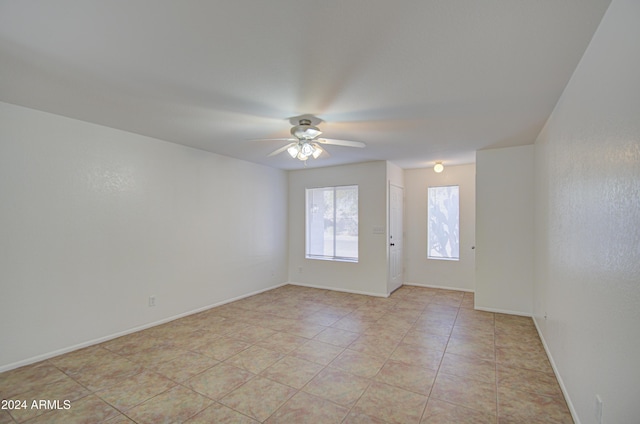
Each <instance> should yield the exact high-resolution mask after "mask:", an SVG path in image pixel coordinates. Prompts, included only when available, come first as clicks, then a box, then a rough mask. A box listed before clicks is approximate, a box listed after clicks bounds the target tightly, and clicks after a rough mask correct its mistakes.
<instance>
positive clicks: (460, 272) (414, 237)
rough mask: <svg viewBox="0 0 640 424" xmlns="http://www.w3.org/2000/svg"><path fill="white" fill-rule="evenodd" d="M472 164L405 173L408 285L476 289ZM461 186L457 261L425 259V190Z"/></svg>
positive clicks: (406, 268)
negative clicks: (443, 186) (435, 170)
mask: <svg viewBox="0 0 640 424" xmlns="http://www.w3.org/2000/svg"><path fill="white" fill-rule="evenodd" d="M475 170H476V167H475V165H474V164H470V165H459V166H447V167H446V168H445V170H444V171H443V172H442V173H440V174H436V173H435V172H433V168H424V169H408V170H406V171H405V199H406V203H405V204H406V210H405V217H406V222H405V234H406V236H405V281H406V282H407V283H408V284H414V285H421V286H431V287H443V288H448V289H457V290H467V291H473V290H474V288H475V284H474V281H475V250H473V249H472V247H473V246H475V225H476V222H475V200H476V195H475V190H476V183H475ZM440 185H459V186H460V261H444V260H435V259H427V188H428V187H430V186H440Z"/></svg>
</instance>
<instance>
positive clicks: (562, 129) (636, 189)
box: [534, 0, 640, 424]
mask: <svg viewBox="0 0 640 424" xmlns="http://www.w3.org/2000/svg"><path fill="white" fill-rule="evenodd" d="M639 22H640V2H638V1H637V0H614V1H613V2H612V3H611V6H610V8H609V10H608V11H607V13H606V14H605V16H604V18H603V20H602V22H601V24H600V27H599V28H598V30H597V32H596V33H595V35H594V37H593V40H592V42H591V44H590V45H589V47H588V49H587V51H586V52H585V55H584V57H583V59H582V61H581V62H580V64H579V65H578V67H577V68H576V71H575V73H574V75H573V77H572V79H571V81H570V83H569V84H568V86H567V87H566V89H565V92H564V94H563V96H562V98H561V99H560V101H559V103H558V104H557V106H556V109H555V111H554V112H553V114H552V116H551V118H550V119H549V121H548V123H547V125H546V127H545V129H544V131H543V132H542V133H541V134H540V136H539V137H538V140H537V142H536V146H535V148H536V161H535V162H536V168H535V172H536V196H535V199H536V202H535V205H536V212H535V221H536V243H535V244H536V265H535V284H534V292H535V295H534V309H535V312H534V313H535V319H536V322H537V324H538V326H539V328H540V329H541V331H542V334H543V337H544V341H545V342H546V344H547V346H548V349H549V351H550V353H551V356H552V359H553V362H554V364H555V366H556V369H557V370H558V372H559V375H560V377H561V380H562V382H563V384H564V386H565V388H566V390H567V393H568V394H569V401H570V404H571V406H572V409H573V411H574V413H576V414H577V417H578V419H579V421H580V422H582V423H583V424H587V423H596V422H597V421H596V418H595V414H594V411H595V405H596V400H595V399H596V398H595V396H596V395H600V397H601V398H602V400H603V402H604V404H603V422H605V423H637V422H638V420H639V418H638V417H640V403H638V394H639V393H640V366H639V365H638V364H639V358H640V77H639V76H640V48H639V43H638V40H640V25H638V23H639ZM545 316H546V318H545Z"/></svg>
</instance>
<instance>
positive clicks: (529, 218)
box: [475, 145, 534, 315]
mask: <svg viewBox="0 0 640 424" xmlns="http://www.w3.org/2000/svg"><path fill="white" fill-rule="evenodd" d="M533 158H534V149H533V146H532V145H529V146H519V147H509V148H504V149H490V150H480V151H478V152H476V169H477V173H476V199H477V200H476V243H477V249H476V250H477V252H476V296H475V301H476V308H482V309H484V310H490V311H496V312H506V313H514V314H522V315H531V313H532V311H533V301H532V297H533V236H534V233H533V208H534V205H533V203H532V200H533V192H534V191H533V181H534V179H533Z"/></svg>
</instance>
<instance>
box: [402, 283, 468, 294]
mask: <svg viewBox="0 0 640 424" xmlns="http://www.w3.org/2000/svg"><path fill="white" fill-rule="evenodd" d="M403 285H405V286H414V287H426V288H428V289H440V290H454V291H461V292H467V293H473V292H474V290H473V289H459V288H456V287H446V286H434V285H431V284H418V283H404V284H403Z"/></svg>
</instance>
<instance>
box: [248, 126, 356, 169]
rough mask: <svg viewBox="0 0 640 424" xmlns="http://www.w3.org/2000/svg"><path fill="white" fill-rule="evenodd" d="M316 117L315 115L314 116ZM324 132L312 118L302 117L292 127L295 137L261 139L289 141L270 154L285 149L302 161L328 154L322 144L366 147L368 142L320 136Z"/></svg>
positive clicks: (292, 133) (272, 154) (271, 154)
mask: <svg viewBox="0 0 640 424" xmlns="http://www.w3.org/2000/svg"><path fill="white" fill-rule="evenodd" d="M314 118H315V117H314ZM315 120H317V121H319V122H322V121H321V120H320V119H318V118H315ZM320 134H322V131H320V130H319V129H318V127H316V126H313V125H312V124H311V119H309V118H300V119H299V120H298V125H294V126H293V127H292V128H291V135H292V136H293V137H295V138H266V139H261V140H281V141H289V142H290V143H289V144H286V145H284V146H282V147H280V148H279V149H277V150H275V151H273V152H271V153H270V154H269V155H268V156H275V155H278V154H280V153H282V152H284V151H285V150H286V151H287V153H289V155H291V157H292V158H294V159H298V160H301V161H306V160H308V159H309V158H314V159H317V158H318V157H320V155H321V154H322V153H323V152H324V153H325V154H328V153H327V151H326V150H324V149H323V148H322V147H320V145H322V144H332V145H334V146H346V147H360V148H362V147H365V146H366V144H364V143H362V142H360V141H350V140H336V139H333V138H318V137H319V136H320Z"/></svg>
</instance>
